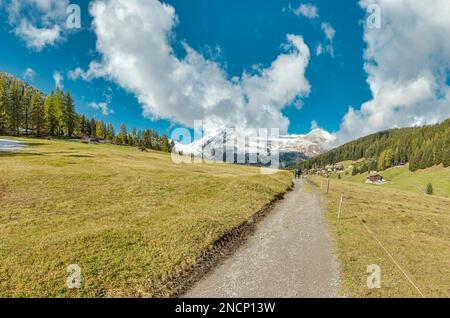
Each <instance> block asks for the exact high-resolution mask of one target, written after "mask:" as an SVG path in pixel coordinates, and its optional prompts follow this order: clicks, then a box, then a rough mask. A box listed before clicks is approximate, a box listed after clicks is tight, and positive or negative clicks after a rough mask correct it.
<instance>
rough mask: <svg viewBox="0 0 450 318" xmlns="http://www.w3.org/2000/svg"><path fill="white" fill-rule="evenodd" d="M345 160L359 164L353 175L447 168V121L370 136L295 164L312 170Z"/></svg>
mask: <svg viewBox="0 0 450 318" xmlns="http://www.w3.org/2000/svg"><path fill="white" fill-rule="evenodd" d="M361 159H364V160H361ZM346 160H353V161H357V160H359V161H360V163H359V164H357V165H355V167H354V171H353V174H358V173H364V172H367V171H374V170H378V171H383V170H386V169H388V168H391V167H394V166H397V165H404V164H407V163H409V169H410V170H411V171H416V170H419V169H425V168H429V167H432V166H435V165H440V164H443V165H444V167H449V166H450V119H448V120H445V121H443V122H442V123H439V124H436V125H427V126H422V127H411V128H399V129H390V130H387V131H383V132H379V133H376V134H372V135H369V136H366V137H363V138H360V139H357V140H354V141H351V142H349V143H347V144H344V145H342V146H340V147H337V148H335V149H332V150H331V151H328V152H327V153H324V154H322V155H319V156H317V157H315V158H312V159H309V160H307V161H304V162H301V163H298V166H299V168H302V169H313V168H316V167H324V166H326V165H330V164H336V163H339V162H341V161H346Z"/></svg>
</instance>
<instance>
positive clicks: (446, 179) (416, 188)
mask: <svg viewBox="0 0 450 318" xmlns="http://www.w3.org/2000/svg"><path fill="white" fill-rule="evenodd" d="M380 174H381V175H382V176H383V177H384V178H385V179H386V180H387V181H389V183H387V184H385V185H383V186H382V187H383V188H388V189H390V188H392V189H398V190H406V191H412V192H417V193H425V192H426V187H427V184H428V183H431V184H432V185H433V189H434V195H437V196H443V197H449V198H450V167H448V168H444V167H442V165H440V166H434V167H431V168H427V169H423V170H418V171H415V172H411V171H410V170H409V169H408V165H406V166H402V167H395V168H390V169H388V170H386V171H382V172H380ZM341 177H342V178H343V179H344V180H348V181H353V182H357V183H365V182H366V178H367V174H366V173H363V174H359V175H356V176H352V175H351V174H348V175H345V174H342V175H341Z"/></svg>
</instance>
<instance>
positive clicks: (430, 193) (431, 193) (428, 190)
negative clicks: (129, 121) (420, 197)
mask: <svg viewBox="0 0 450 318" xmlns="http://www.w3.org/2000/svg"><path fill="white" fill-rule="evenodd" d="M427 194H428V195H433V185H432V184H431V183H428V185H427Z"/></svg>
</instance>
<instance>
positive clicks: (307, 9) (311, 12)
mask: <svg viewBox="0 0 450 318" xmlns="http://www.w3.org/2000/svg"><path fill="white" fill-rule="evenodd" d="M289 10H290V11H292V12H293V13H294V14H295V15H297V16H300V15H302V16H304V17H306V18H308V19H316V18H318V17H319V10H318V9H317V7H316V6H315V5H313V4H311V3H302V4H300V6H298V7H297V8H296V9H294V8H292V7H291V5H290V4H289Z"/></svg>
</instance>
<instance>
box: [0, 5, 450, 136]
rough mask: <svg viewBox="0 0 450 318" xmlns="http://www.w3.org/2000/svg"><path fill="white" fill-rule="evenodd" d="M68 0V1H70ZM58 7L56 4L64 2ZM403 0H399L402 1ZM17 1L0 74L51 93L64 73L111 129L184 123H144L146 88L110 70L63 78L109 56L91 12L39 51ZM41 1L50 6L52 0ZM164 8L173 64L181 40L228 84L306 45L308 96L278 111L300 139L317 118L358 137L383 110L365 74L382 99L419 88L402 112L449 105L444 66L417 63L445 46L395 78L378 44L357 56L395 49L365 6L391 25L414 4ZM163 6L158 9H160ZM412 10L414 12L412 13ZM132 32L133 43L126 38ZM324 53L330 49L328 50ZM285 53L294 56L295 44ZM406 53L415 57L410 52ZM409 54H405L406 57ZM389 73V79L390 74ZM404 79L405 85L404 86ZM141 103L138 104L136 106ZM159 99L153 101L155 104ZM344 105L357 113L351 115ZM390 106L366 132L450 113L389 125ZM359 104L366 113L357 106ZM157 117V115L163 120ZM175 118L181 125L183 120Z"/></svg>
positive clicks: (83, 106) (6, 11)
mask: <svg viewBox="0 0 450 318" xmlns="http://www.w3.org/2000/svg"><path fill="white" fill-rule="evenodd" d="M64 1H65V2H68V0H64ZM64 1H62V2H63V3H64ZM99 1H100V0H99ZM112 1H113V2H114V1H115V0H112ZM408 1H409V0H402V2H408ZM14 2H17V0H5V1H3V2H2V3H3V4H1V6H2V10H1V18H2V21H9V23H8V22H6V23H3V24H2V28H1V29H0V42H1V43H2V48H3V49H2V50H0V69H1V70H2V71H5V72H7V73H10V74H13V75H15V76H17V77H21V78H23V77H24V73H25V72H26V70H27V69H28V68H31V69H32V70H33V72H31V73H32V76H28V77H27V76H25V77H26V79H27V80H28V81H29V82H30V83H31V84H33V85H35V86H36V87H38V88H40V89H42V90H43V91H45V92H47V93H48V92H49V91H50V90H51V89H53V88H54V86H55V81H54V74H55V72H59V73H60V74H61V75H62V77H63V82H62V83H63V86H64V89H67V90H69V91H71V92H72V94H73V96H74V98H75V101H76V104H77V110H78V112H80V113H83V114H86V115H89V116H95V118H97V119H102V120H105V121H107V122H112V123H113V124H114V125H115V126H116V127H118V126H119V125H120V123H122V122H123V123H125V124H126V125H127V126H128V127H129V128H131V127H137V128H154V129H157V130H159V131H160V132H162V133H169V132H170V130H171V129H172V128H173V127H176V126H179V125H183V124H182V122H183V121H182V120H177V119H178V118H172V119H169V118H167V117H170V116H169V115H168V114H167V113H164V112H160V113H158V114H149V113H148V111H147V113H146V116H145V117H144V116H143V107H144V106H143V104H146V103H148V102H147V100H146V101H143V100H142V99H143V98H144V97H143V95H145V92H143V91H142V90H140V91H139V92H137V91H138V89H135V88H134V87H131V88H130V87H127V86H130V85H129V84H130V83H120V82H119V81H118V80H114V78H113V77H114V76H112V75H111V74H108V75H103V76H94V77H93V78H89V79H88V80H83V79H81V78H77V79H71V78H69V76H68V72H70V71H73V70H75V69H76V68H80V69H81V70H83V71H87V70H88V69H89V63H91V62H92V61H100V60H102V58H103V57H104V56H105V55H106V54H107V53H105V52H100V51H99V50H98V49H97V48H96V40H97V39H98V37H99V32H100V31H99V29H95V28H94V27H92V26H91V24H92V21H93V20H92V19H93V18H92V16H91V14H90V13H89V2H88V1H81V0H73V1H71V3H73V4H78V5H80V7H81V18H82V29H81V30H75V31H74V30H69V31H68V30H65V31H64V32H63V33H62V34H61V35H60V37H59V38H58V39H57V40H55V41H54V42H52V43H49V44H48V45H43V46H42V47H39V48H37V47H36V46H34V47H33V45H30V43H29V38H28V39H27V38H26V37H24V35H23V34H21V33H20V32H18V31H17V30H18V25H19V22H18V21H20V19H21V18H20V17H19V18H17V17H15V18H14V17H12V16H11V10H10V8H9V7H8V4H10V3H14ZM43 2H48V3H49V5H52V3H53V2H54V0H45V1H43ZM107 2H109V0H108V1H107ZM149 2H153V1H148V2H147V4H148V3H149ZM165 2H166V3H167V4H168V5H170V6H171V7H173V9H174V15H171V16H170V17H173V16H175V15H176V16H177V22H176V23H174V25H173V26H172V27H171V29H170V39H169V40H167V41H169V42H170V45H171V47H172V49H173V54H174V55H175V56H176V57H177V58H178V59H179V60H182V59H183V58H185V57H186V51H185V48H184V47H183V42H184V43H187V44H188V45H189V47H190V48H192V49H193V50H195V52H197V53H199V54H201V55H202V56H203V57H204V58H205V59H206V60H207V61H213V62H214V63H216V64H217V65H219V66H220V68H221V70H222V71H223V73H224V74H225V77H226V80H227V81H229V82H230V83H231V82H232V78H233V77H244V76H243V75H242V74H243V72H248V73H249V74H252V72H253V71H252V66H253V65H259V68H260V69H267V68H269V67H270V66H271V63H272V62H273V61H275V60H276V59H277V57H278V56H280V55H281V54H283V53H284V52H285V51H286V50H285V48H283V44H285V43H286V35H287V34H294V35H297V36H301V37H302V38H303V40H304V43H305V44H306V45H307V46H308V48H309V50H310V57H309V60H308V61H307V62H308V63H307V66H306V67H305V69H304V71H305V73H304V77H305V79H306V80H307V82H308V83H309V86H310V91H309V93H305V90H303V91H302V90H301V89H300V88H299V92H301V94H300V95H302V96H301V98H299V99H296V100H291V101H290V102H289V103H286V105H284V106H283V107H281V108H282V109H281V111H282V114H283V115H284V116H285V117H286V118H288V119H289V122H290V124H289V126H288V132H289V133H294V134H297V133H306V132H308V131H309V130H310V129H311V124H312V123H313V122H316V123H317V124H318V126H319V127H321V128H323V129H325V130H327V131H330V132H339V131H344V130H345V135H346V137H345V138H347V139H348V138H350V136H352V137H354V136H357V135H358V133H355V134H353V133H351V132H349V131H350V130H352V129H349V127H354V129H356V130H359V127H364V123H365V122H366V121H367V120H370V119H371V118H375V117H377V116H379V113H377V109H378V108H380V109H381V107H380V106H379V105H380V103H381V102H379V101H378V100H377V99H376V98H374V97H373V95H374V94H373V92H372V91H371V89H370V88H369V84H368V76H369V75H370V76H371V81H372V82H371V83H372V84H373V85H372V86H373V87H376V85H377V83H379V81H378V78H380V79H384V80H386V81H387V82H392V83H394V84H395V85H394V84H393V85H392V87H389V89H390V90H389V91H387V92H386V95H389V94H390V95H389V96H392V95H395V94H394V93H393V92H406V91H407V89H408V88H409V86H411V87H413V88H416V89H415V91H423V94H422V95H421V96H418V97H417V98H416V99H414V100H413V101H411V103H410V104H408V105H406V106H405V107H404V108H405V109H413V108H415V107H416V106H417V108H419V106H420V105H419V104H417V103H422V102H425V101H429V100H430V98H433V97H434V99H435V100H434V101H433V102H434V103H436V105H437V104H438V103H443V104H444V105H440V106H442V107H441V108H442V109H443V108H445V109H446V108H448V103H447V102H448V100H447V96H448V95H449V94H448V92H447V89H448V78H449V76H448V74H449V73H448V61H447V62H445V63H444V65H442V63H440V64H439V63H436V65H434V64H432V65H431V64H430V65H429V64H426V63H429V62H423V63H424V65H423V67H421V63H422V61H425V60H426V59H427V57H429V56H432V55H433V54H436V52H440V53H439V54H440V55H441V57H442V60H445V58H446V54H447V53H448V48H447V47H444V48H442V47H440V45H442V44H434V43H433V45H435V46H436V47H431V48H430V50H429V51H425V52H422V54H421V55H417V56H415V55H414V56H411V57H410V60H411V61H414V63H416V64H418V65H413V67H412V68H413V69H416V68H417V69H416V70H415V71H414V72H410V71H406V70H403V69H399V70H398V72H397V74H388V72H387V71H385V69H388V68H389V65H396V63H397V64H399V62H396V61H395V60H393V59H392V58H391V57H389V59H388V58H386V55H387V54H385V53H386V52H385V51H380V48H379V47H376V49H377V50H379V51H376V50H371V56H370V57H367V56H366V57H364V54H363V53H364V49H365V48H366V47H367V46H368V45H369V46H370V45H374V43H375V42H374V41H372V40H371V39H372V37H373V38H375V39H379V40H380V41H381V42H383V41H386V43H392V41H393V40H392V39H385V36H384V35H385V34H386V32H385V33H378V34H376V33H370V32H371V30H368V29H367V27H365V25H364V21H365V18H366V16H367V13H366V11H365V9H366V7H367V5H368V4H370V3H377V2H379V4H380V5H381V6H382V8H383V9H384V11H383V13H384V14H385V16H384V17H385V19H386V20H389V21H391V20H392V21H395V19H396V18H397V16H395V15H399V14H402V16H400V17H403V16H407V17H409V18H411V17H414V16H415V15H419V14H421V8H419V7H418V8H417V10H416V8H414V5H411V6H410V7H411V8H408V9H405V12H402V13H399V12H398V11H396V10H394V9H396V8H392V5H391V4H390V3H388V1H387V0H379V1H376V0H373V1H372V0H364V1H362V4H360V3H358V2H357V1H351V0H346V1H328V0H315V1H289V0H268V1H260V0H245V1H229V0H215V1H210V0H189V1H186V0H167V1H165ZM411 3H414V2H411ZM436 3H437V5H436V6H435V8H432V9H434V10H436V12H440V11H442V7H441V8H440V7H439V6H446V4H445V1H436ZM136 4H139V5H142V6H144V5H147V4H146V3H145V2H143V1H140V0H136ZM301 4H309V5H310V6H314V7H315V8H316V9H317V16H315V17H307V16H305V15H304V14H301V13H299V11H296V10H298V9H299V8H300V7H299V6H300V5H301ZM383 5H384V7H383ZM431 7H433V5H431ZM159 9H161V8H160V7H158V10H159ZM27 10H35V8H33V6H32V5H29V6H27V5H23V8H21V10H20V11H19V12H20V14H22V15H24V16H28V17H29V21H30V23H36V27H44V26H45V27H51V25H50V24H49V23H50V22H48V21H47V20H45V21H46V22H45V23H44V24H42V21H44V20H42V15H45V14H48V12H47V13H46V12H45V9H42V8H41V11H38V10H36V11H35V12H33V11H28V12H27ZM149 10H152V9H149ZM155 10H156V9H155ZM408 10H410V11H411V12H408ZM422 11H423V10H422ZM148 12H151V11H148ZM444 12H445V10H444ZM296 13H297V14H296ZM39 15H41V16H39ZM55 16H56V17H55ZM52 17H53V18H54V21H56V22H55V23H58V21H62V20H63V19H64V17H58V16H57V15H56V14H54V16H52ZM58 19H59V20H58ZM149 19H151V17H149ZM419 21H420V20H419ZM422 22H423V21H422ZM39 23H41V24H39ZM323 23H327V25H329V26H331V27H332V28H333V29H334V30H335V34H334V36H332V37H331V38H328V39H327V38H326V35H325V32H324V30H323V29H324V28H323ZM425 26H426V25H425ZM123 27H125V26H122V28H123ZM389 27H390V28H392V30H389V31H398V34H399V35H398V39H395V41H398V42H401V43H403V44H404V45H409V46H414V45H420V43H416V42H407V41H415V40H411V39H407V35H405V36H404V38H405V39H404V38H402V32H399V31H401V29H400V28H401V25H400V24H399V25H398V26H397V25H395V24H394V23H390V24H389ZM429 27H430V28H431V27H436V26H431V23H430V26H429ZM438 27H446V26H445V25H444V26H438ZM396 28H397V29H396ZM417 28H418V32H423V33H424V34H427V32H430V33H431V31H433V30H431V29H423V28H424V26H423V25H420V26H419V25H418V26H417ZM118 30H120V29H118ZM151 34H152V33H151V32H150V33H148V35H150V36H151ZM433 34H434V33H433ZM364 35H366V39H364ZM128 36H129V37H131V38H132V37H133V35H132V34H129V35H128ZM386 38H387V37H386ZM406 39H407V40H406ZM27 41H28V42H27ZM139 41H142V43H143V50H145V49H146V48H147V49H148V47H145V46H144V43H146V39H144V38H142V39H136V43H137V44H139V43H140V42H139ZM389 41H390V42H389ZM417 41H419V40H417ZM436 43H438V41H436ZM319 44H320V45H321V47H322V53H321V54H320V55H317V46H318V45H319ZM327 46H328V48H329V49H328V51H327V49H326V47H327ZM374 47H375V46H374ZM330 48H332V53H331V52H330ZM291 50H293V51H295V48H294V49H291ZM150 51H151V50H149V53H148V57H149V58H148V59H149V60H148V63H152V58H153V56H154V55H152V52H150ZM408 52H409V54H413V53H411V52H412V51H408ZM442 52H444V53H442ZM144 53H145V52H144ZM291 53H292V52H291ZM294 53H295V52H294ZM388 53H389V52H388ZM144 56H145V55H144ZM406 58H407V59H408V58H409V57H408V55H407V56H406ZM365 59H366V60H365ZM365 61H369V62H374V61H375V62H376V63H373V65H375V66H374V67H373V68H372V69H371V70H369V71H367V70H365V69H364V63H365ZM399 61H401V60H399ZM383 63H384V64H385V65H386V66H385V68H383V65H384V64H383ZM389 63H391V64H389ZM400 64H401V63H400ZM152 69H154V68H152ZM424 70H429V71H430V72H429V73H431V74H433V75H434V76H431V77H429V76H428V77H424V79H423V81H420V78H419V75H418V74H428V73H427V72H424ZM121 71H122V70H121ZM368 72H369V74H368ZM391 73H392V72H391ZM409 73H411V74H409ZM121 74H123V73H121ZM405 74H406V75H405ZM436 74H443V75H442V76H444V78H445V80H444V81H443V82H444V83H443V84H442V81H441V80H439V78H437V77H438V76H436ZM141 75H142V74H141ZM144 75H145V74H144ZM130 76H132V75H130ZM387 76H391V77H390V78H386V77H387ZM400 79H401V80H402V81H403V82H400ZM414 81H416V82H414ZM424 81H425V82H424ZM426 81H431V82H432V81H435V82H440V83H441V84H439V85H441V87H440V89H439V94H440V96H441V97H440V98H438V97H436V96H437V95H438V94H437V93H434V92H431V94H430V92H428V91H427V88H429V87H431V85H428V86H427V85H426V84H427V82H426ZM421 83H422V84H423V87H424V88H423V90H418V89H417V88H421V87H422V86H420V84H421ZM414 84H416V86H414ZM242 85H244V84H242ZM408 85H409V86H408ZM131 86H132V85H131ZM146 87H149V86H146ZM184 88H185V87H184ZM174 89H176V88H174ZM303 89H305V88H303ZM372 89H373V88H372ZM150 90H151V86H150ZM427 94H428V95H430V96H428V95H427ZM433 94H434V95H433ZM397 95H398V94H397ZM147 97H148V96H147ZM138 98H140V99H141V100H140V101H138ZM389 100H391V99H389ZM299 101H301V106H299ZM93 103H96V104H100V103H105V105H107V107H108V109H109V110H110V111H111V110H112V111H113V113H110V114H108V115H106V114H102V111H101V109H100V108H97V109H95V108H94V107H92V106H93V105H94V104H93ZM155 103H158V101H156V102H155ZM365 104H366V105H365ZM416 104H417V105H416ZM364 105H365V106H364ZM411 105H412V106H411ZM349 106H352V107H353V108H351V109H349ZM391 106H392V107H391V108H392V110H389V112H387V113H386V115H385V117H384V118H385V120H384V121H382V123H381V124H377V125H374V126H373V127H370V128H368V129H367V131H366V132H367V133H368V132H371V131H375V130H379V129H382V128H386V127H385V126H393V127H396V126H409V125H413V124H418V123H428V122H434V121H437V120H440V119H442V118H445V116H447V115H448V112H447V110H445V111H442V109H441V108H439V111H438V113H439V116H434V115H433V112H429V113H425V114H424V113H423V112H422V111H418V110H417V111H416V110H414V111H415V113H406V114H405V116H402V114H399V116H398V118H399V119H395V120H392V121H390V120H389V118H394V117H393V116H392V114H393V112H395V111H398V109H402V107H403V103H402V102H395V103H394V104H393V105H391ZM410 106H411V107H410ZM377 107H378V108H377ZM436 107H438V106H436ZM144 108H145V107H144ZM361 108H364V109H363V110H360V109H361ZM146 109H147V110H148V109H150V110H151V109H153V108H151V107H150V106H149V107H147V108H146ZM150 112H151V111H150ZM161 114H163V115H162V116H161ZM153 115H159V116H160V117H164V118H166V119H158V120H152V119H150V118H149V117H153ZM177 116H178V115H177ZM405 118H406V119H405ZM180 122H181V124H179V123H180ZM352 125H354V126H352ZM362 130H364V129H362ZM361 133H362V131H361Z"/></svg>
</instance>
